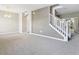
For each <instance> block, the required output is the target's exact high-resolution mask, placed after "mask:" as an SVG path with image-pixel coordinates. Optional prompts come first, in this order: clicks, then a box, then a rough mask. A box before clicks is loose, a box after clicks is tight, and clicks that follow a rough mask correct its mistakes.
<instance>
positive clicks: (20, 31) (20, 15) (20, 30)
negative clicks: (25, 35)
mask: <svg viewBox="0 0 79 59" xmlns="http://www.w3.org/2000/svg"><path fill="white" fill-rule="evenodd" d="M19 33H22V13H19Z"/></svg>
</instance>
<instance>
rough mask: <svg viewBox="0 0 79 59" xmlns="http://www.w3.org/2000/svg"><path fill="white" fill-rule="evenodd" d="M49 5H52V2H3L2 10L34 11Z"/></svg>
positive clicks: (0, 6)
mask: <svg viewBox="0 0 79 59" xmlns="http://www.w3.org/2000/svg"><path fill="white" fill-rule="evenodd" d="M47 6H50V4H1V5H0V10H7V11H13V12H23V11H32V10H36V9H40V8H43V7H47Z"/></svg>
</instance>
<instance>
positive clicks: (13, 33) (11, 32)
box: [0, 32, 19, 34]
mask: <svg viewBox="0 0 79 59" xmlns="http://www.w3.org/2000/svg"><path fill="white" fill-rule="evenodd" d="M15 33H19V32H7V33H0V34H15Z"/></svg>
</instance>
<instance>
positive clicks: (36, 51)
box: [0, 34, 79, 55]
mask: <svg viewBox="0 0 79 59" xmlns="http://www.w3.org/2000/svg"><path fill="white" fill-rule="evenodd" d="M0 54H1V55H69V54H70V55H71V54H74V55H75V54H79V34H78V35H76V36H74V37H72V40H70V41H69V42H62V41H58V40H54V39H48V38H44V37H39V36H35V35H29V34H8V35H0Z"/></svg>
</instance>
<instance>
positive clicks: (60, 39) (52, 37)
mask: <svg viewBox="0 0 79 59" xmlns="http://www.w3.org/2000/svg"><path fill="white" fill-rule="evenodd" d="M31 34H33V35H36V36H41V37H46V38H50V39H55V40H60V41H65V40H64V39H60V38H55V37H51V36H46V35H42V34H36V33H31ZM65 42H67V41H65Z"/></svg>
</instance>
